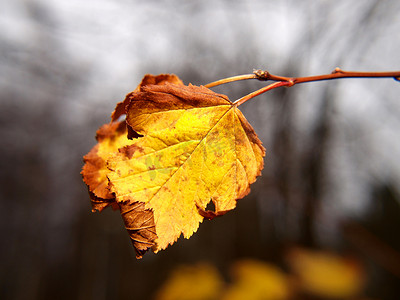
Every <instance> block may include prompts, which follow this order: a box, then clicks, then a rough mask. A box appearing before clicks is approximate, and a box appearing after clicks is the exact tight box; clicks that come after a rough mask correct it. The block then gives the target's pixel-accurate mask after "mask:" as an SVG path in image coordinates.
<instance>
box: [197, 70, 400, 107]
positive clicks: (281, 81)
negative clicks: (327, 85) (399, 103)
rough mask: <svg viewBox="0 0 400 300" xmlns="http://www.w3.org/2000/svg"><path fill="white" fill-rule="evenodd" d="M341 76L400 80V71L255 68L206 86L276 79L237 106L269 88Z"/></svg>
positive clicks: (239, 102)
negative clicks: (296, 72)
mask: <svg viewBox="0 0 400 300" xmlns="http://www.w3.org/2000/svg"><path fill="white" fill-rule="evenodd" d="M341 78H393V79H395V80H397V81H400V71H393V72H358V71H344V70H342V69H340V68H336V69H335V70H333V72H332V73H330V74H323V75H316V76H305V77H285V76H278V75H273V74H271V73H269V72H267V71H263V70H254V71H253V74H244V75H238V76H232V77H227V78H223V79H220V80H217V81H214V82H211V83H208V84H206V85H205V87H207V88H210V87H214V86H217V85H221V84H225V83H230V82H234V81H239V80H248V79H257V80H262V81H267V80H271V81H276V82H275V83H272V84H270V85H267V86H265V87H263V88H261V89H259V90H257V91H255V92H252V93H250V94H248V95H246V96H244V97H242V98H240V99H238V100H236V101H235V102H234V104H235V105H236V106H239V105H242V104H243V103H245V102H246V101H248V100H250V99H252V98H254V97H256V96H258V95H261V94H263V93H265V92H267V91H269V90H272V89H275V88H278V87H281V86H286V87H291V86H293V85H295V84H299V83H305V82H313V81H321V80H332V79H341Z"/></svg>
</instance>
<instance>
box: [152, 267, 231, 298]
mask: <svg viewBox="0 0 400 300" xmlns="http://www.w3.org/2000/svg"><path fill="white" fill-rule="evenodd" d="M223 286H224V282H223V279H222V277H221V275H220V274H219V272H218V270H217V269H216V268H215V267H214V266H213V265H210V264H206V263H197V264H195V265H187V266H186V265H183V266H179V267H178V268H176V269H175V270H174V271H173V272H172V273H171V274H170V275H169V276H168V279H167V280H166V282H165V283H164V284H163V285H162V286H161V288H160V289H159V290H158V291H157V293H156V295H155V299H156V300H206V299H207V300H212V299H220V294H221V292H222V290H223Z"/></svg>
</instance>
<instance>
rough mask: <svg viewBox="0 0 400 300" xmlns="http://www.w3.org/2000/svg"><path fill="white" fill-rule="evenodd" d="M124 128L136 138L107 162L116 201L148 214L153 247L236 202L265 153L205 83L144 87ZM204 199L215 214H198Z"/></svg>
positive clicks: (224, 100)
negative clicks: (136, 204)
mask: <svg viewBox="0 0 400 300" xmlns="http://www.w3.org/2000/svg"><path fill="white" fill-rule="evenodd" d="M126 114H127V117H126V120H127V124H128V125H129V127H130V128H131V129H132V130H133V131H134V132H137V133H139V134H140V135H143V136H142V137H139V138H137V139H135V140H134V141H133V144H132V145H129V146H125V147H124V148H122V149H119V152H115V153H114V155H113V156H111V157H110V158H109V159H108V168H109V170H110V172H109V173H108V174H107V176H108V178H109V181H110V189H111V191H112V192H113V193H114V194H115V196H116V200H117V201H118V202H127V203H133V202H142V203H145V208H146V209H150V210H152V211H153V213H154V220H155V229H156V234H157V236H158V238H157V239H156V246H155V247H153V250H154V251H158V250H161V249H165V248H166V247H167V246H168V245H169V244H173V243H174V242H175V241H176V240H177V239H178V237H179V236H180V235H181V234H183V236H184V237H186V238H189V237H190V236H191V235H192V234H193V232H195V231H196V230H197V228H198V226H199V223H200V222H201V221H202V220H203V218H204V216H205V217H212V216H214V215H221V214H224V213H225V212H226V211H229V210H231V209H233V208H235V206H236V200H237V199H240V198H242V197H244V196H245V195H246V194H247V193H248V192H249V190H250V188H249V186H250V184H251V183H253V182H254V181H255V180H256V177H257V176H258V175H260V173H261V169H262V167H263V156H264V153H265V150H264V148H263V147H262V145H261V142H260V140H259V139H258V137H257V135H256V134H255V132H254V130H253V128H252V127H251V126H250V124H249V123H248V122H247V120H246V119H245V117H244V116H243V115H242V113H241V112H240V111H239V109H238V108H237V106H236V105H234V104H232V102H230V101H229V99H228V98H227V97H226V96H224V95H220V94H216V93H214V92H212V91H211V90H209V89H207V88H205V87H198V86H192V85H190V86H184V85H174V84H168V83H167V84H165V85H149V86H143V87H142V88H141V91H139V92H134V93H132V94H131V95H130V101H129V104H127V105H126ZM210 201H212V202H213V203H214V205H215V212H206V211H205V208H206V206H207V204H208V203H209V202H210Z"/></svg>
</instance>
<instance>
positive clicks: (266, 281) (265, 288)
mask: <svg viewBox="0 0 400 300" xmlns="http://www.w3.org/2000/svg"><path fill="white" fill-rule="evenodd" d="M232 271H233V275H234V282H233V283H232V284H231V286H230V287H229V288H228V289H227V290H226V291H225V293H224V296H223V297H222V299H226V300H228V299H229V300H241V299H246V300H268V299H271V300H283V299H289V296H290V289H289V280H288V278H287V276H286V275H285V274H284V273H283V272H282V271H281V270H279V269H278V268H277V267H275V266H273V265H270V264H267V263H265V262H261V261H257V260H250V259H247V260H242V261H238V262H236V263H235V264H234V266H233V270H232Z"/></svg>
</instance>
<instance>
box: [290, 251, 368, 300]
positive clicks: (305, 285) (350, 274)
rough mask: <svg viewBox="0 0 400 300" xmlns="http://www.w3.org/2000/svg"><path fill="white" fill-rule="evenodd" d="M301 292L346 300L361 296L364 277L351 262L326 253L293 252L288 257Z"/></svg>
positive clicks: (359, 269) (352, 261)
mask: <svg viewBox="0 0 400 300" xmlns="http://www.w3.org/2000/svg"><path fill="white" fill-rule="evenodd" d="M288 261H289V264H290V267H291V269H292V270H293V273H295V274H296V276H297V278H298V283H299V286H300V287H301V289H302V290H303V291H304V292H306V293H308V294H311V295H315V296H318V297H322V298H328V299H348V298H352V297H355V296H357V295H360V294H361V291H362V288H363V285H364V279H365V275H364V272H363V269H362V268H361V266H360V265H359V263H357V262H356V261H355V260H353V259H346V258H343V257H340V256H338V255H335V254H333V253H329V252H323V251H311V250H306V249H300V248H296V249H293V250H292V251H291V252H290V253H289V255H288Z"/></svg>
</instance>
